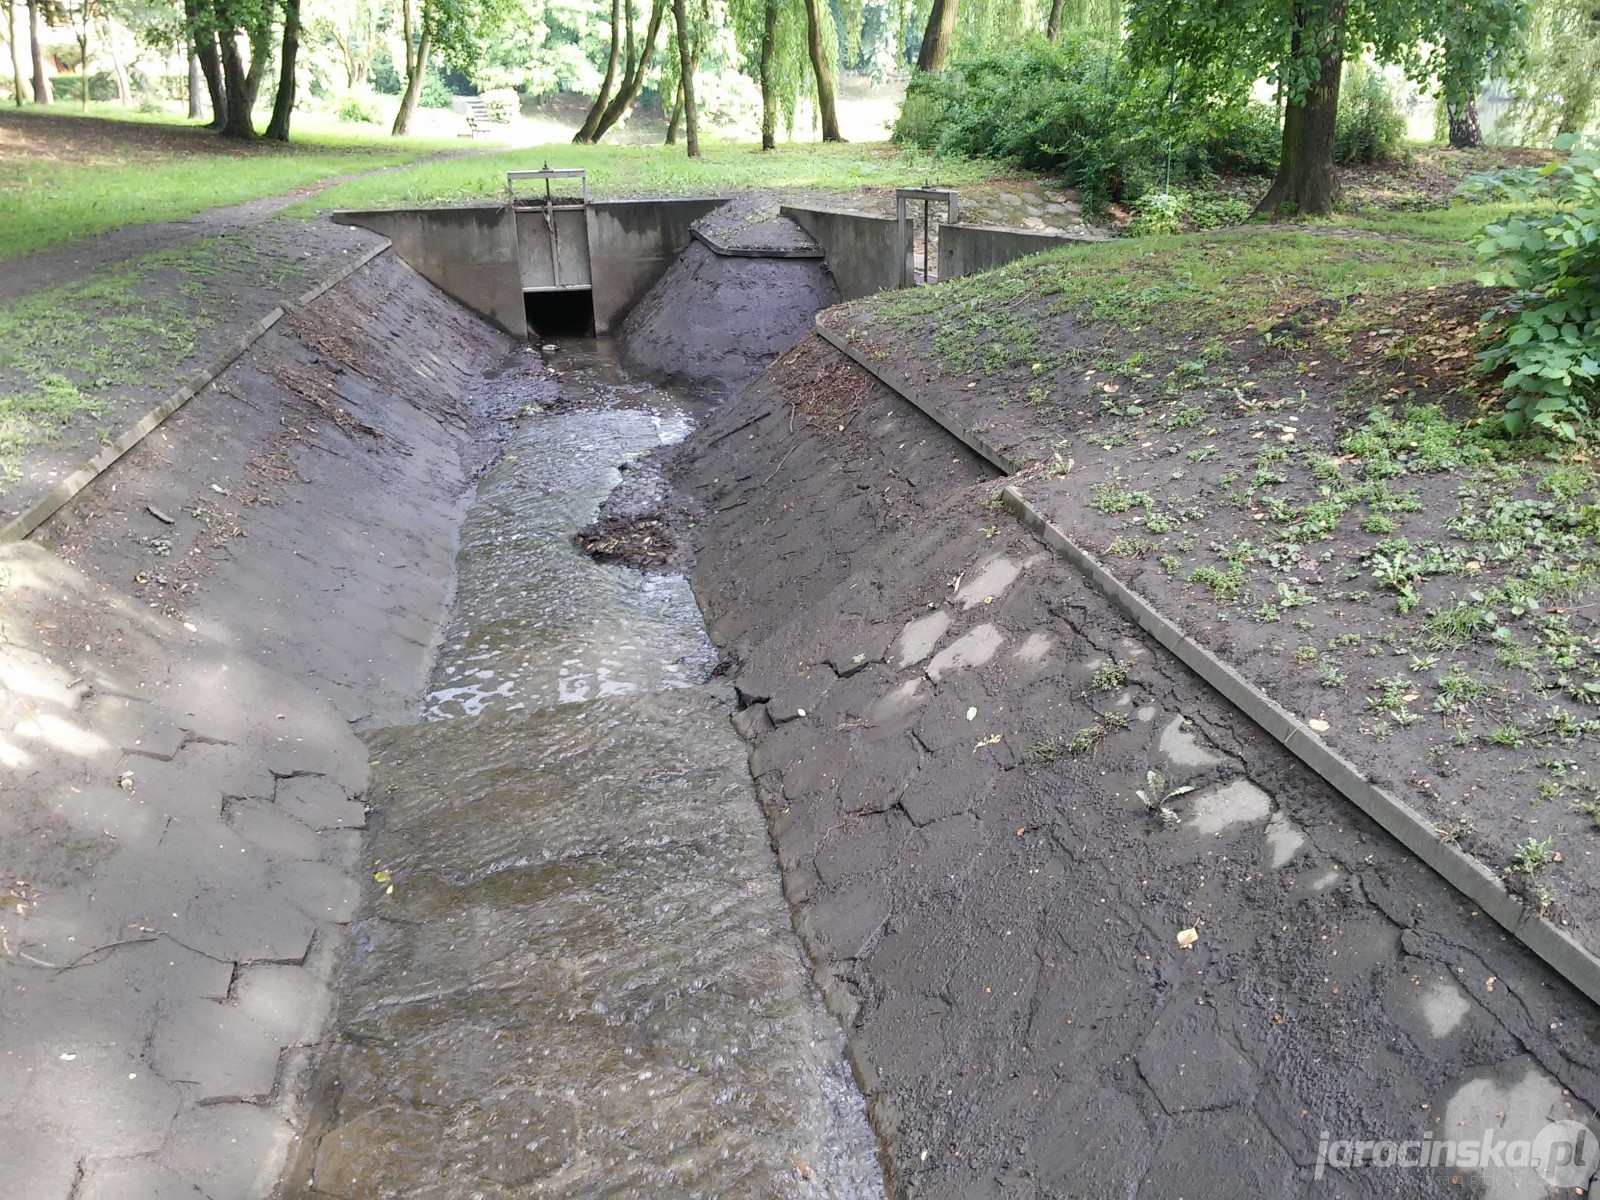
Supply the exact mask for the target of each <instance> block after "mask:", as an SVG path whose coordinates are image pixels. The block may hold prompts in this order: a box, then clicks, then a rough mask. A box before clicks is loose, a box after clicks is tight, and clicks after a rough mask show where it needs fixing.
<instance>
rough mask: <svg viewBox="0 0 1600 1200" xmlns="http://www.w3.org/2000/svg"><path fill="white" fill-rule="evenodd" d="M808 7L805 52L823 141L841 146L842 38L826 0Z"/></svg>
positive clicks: (811, 2) (817, 0) (810, 1)
mask: <svg viewBox="0 0 1600 1200" xmlns="http://www.w3.org/2000/svg"><path fill="white" fill-rule="evenodd" d="M804 4H805V6H806V52H807V55H808V57H809V58H810V59H811V72H812V74H813V75H815V76H816V78H817V115H818V117H820V118H821V124H822V140H823V141H825V142H842V141H844V138H843V136H842V135H841V134H840V133H839V101H838V94H839V86H838V70H839V35H838V32H837V31H836V30H835V28H834V24H833V10H832V8H831V7H830V6H829V5H828V3H827V0H804Z"/></svg>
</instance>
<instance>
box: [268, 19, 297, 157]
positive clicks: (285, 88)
mask: <svg viewBox="0 0 1600 1200" xmlns="http://www.w3.org/2000/svg"><path fill="white" fill-rule="evenodd" d="M299 55H300V0H283V49H282V51H281V53H280V54H279V55H278V94H277V95H276V96H274V97H273V100H272V119H271V120H270V121H268V122H267V136H268V137H269V138H271V139H272V140H273V141H277V142H287V141H288V140H289V119H290V117H291V116H292V115H293V114H294V68H295V60H296V59H297V58H298V57H299Z"/></svg>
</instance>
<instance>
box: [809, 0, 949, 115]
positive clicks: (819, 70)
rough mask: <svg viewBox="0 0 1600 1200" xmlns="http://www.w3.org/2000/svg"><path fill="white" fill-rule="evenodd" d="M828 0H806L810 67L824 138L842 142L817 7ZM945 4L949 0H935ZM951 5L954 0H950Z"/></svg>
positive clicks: (831, 77)
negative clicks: (815, 79)
mask: <svg viewBox="0 0 1600 1200" xmlns="http://www.w3.org/2000/svg"><path fill="white" fill-rule="evenodd" d="M826 2H827V0H806V50H807V51H808V52H809V53H810V55H811V70H812V73H813V74H815V75H816V77H817V112H818V113H819V115H820V116H821V117H822V140H823V141H825V142H842V141H844V138H842V137H841V136H840V135H839V104H838V99H837V90H838V89H837V87H836V86H835V83H834V78H833V63H832V62H831V61H830V60H829V58H828V47H827V46H826V45H824V44H823V41H822V14H821V12H820V11H819V10H818V6H819V5H821V4H824V3H826ZM935 2H936V3H945V2H946V0H935ZM948 2H949V3H950V4H951V6H952V8H953V7H954V4H955V0H948Z"/></svg>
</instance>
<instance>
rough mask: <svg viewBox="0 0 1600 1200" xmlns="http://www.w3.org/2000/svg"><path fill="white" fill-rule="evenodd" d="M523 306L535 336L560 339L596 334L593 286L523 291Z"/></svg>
mask: <svg viewBox="0 0 1600 1200" xmlns="http://www.w3.org/2000/svg"><path fill="white" fill-rule="evenodd" d="M522 306H523V311H524V313H525V314H526V316H527V318H528V331H529V333H530V334H532V335H537V336H538V337H541V338H557V337H590V336H592V335H593V334H594V292H593V291H592V290H591V289H589V288H561V289H560V290H552V291H543V292H523V293H522Z"/></svg>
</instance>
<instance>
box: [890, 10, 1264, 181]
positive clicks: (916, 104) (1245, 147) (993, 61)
mask: <svg viewBox="0 0 1600 1200" xmlns="http://www.w3.org/2000/svg"><path fill="white" fill-rule="evenodd" d="M1168 84H1169V80H1167V79H1165V78H1163V79H1159V80H1157V79H1153V78H1151V77H1150V76H1148V75H1145V74H1143V73H1141V72H1138V71H1136V70H1134V69H1133V68H1132V67H1130V66H1129V65H1128V63H1127V61H1126V60H1125V59H1124V58H1123V57H1122V55H1121V54H1120V53H1119V52H1118V50H1117V48H1116V47H1115V46H1114V45H1113V44H1110V43H1107V42H1103V41H1099V40H1096V39H1094V38H1090V37H1084V36H1077V37H1072V36H1069V37H1065V38H1063V39H1062V40H1061V42H1060V43H1059V44H1055V45H1052V44H1051V43H1049V42H1033V43H1029V44H1027V45H1024V46H1020V47H1018V48H1016V49H1014V50H1010V51H1008V52H1006V53H1003V54H994V55H989V56H986V57H983V58H978V59H973V60H971V61H968V62H964V63H958V64H956V65H955V66H954V67H952V68H951V69H950V70H949V71H946V72H945V73H944V74H942V75H918V76H915V77H914V78H913V79H912V81H911V84H910V86H909V87H908V88H907V90H906V98H905V103H904V104H903V106H902V107H901V110H900V117H899V119H898V120H897V121H896V122H895V128H894V139H895V140H896V141H897V142H900V143H902V144H909V145H915V146H919V147H921V148H923V149H926V150H934V151H936V152H938V153H941V154H962V155H967V156H971V157H982V158H998V159H1005V160H1008V161H1011V162H1015V163H1017V164H1019V165H1021V166H1024V167H1029V168H1033V169H1036V170H1049V171H1059V172H1060V173H1062V174H1063V175H1065V176H1066V178H1067V182H1068V183H1070V184H1071V185H1072V186H1074V187H1076V188H1077V189H1078V191H1079V192H1080V193H1081V195H1082V196H1083V199H1084V203H1085V204H1086V206H1088V207H1089V208H1090V209H1091V210H1092V209H1094V208H1097V207H1103V206H1104V205H1105V204H1106V203H1108V202H1113V201H1114V202H1117V203H1122V204H1128V203H1131V202H1133V201H1135V200H1138V199H1139V198H1140V197H1141V196H1143V195H1144V194H1145V193H1146V192H1149V191H1151V190H1152V189H1154V188H1155V187H1156V186H1157V185H1158V184H1160V183H1161V182H1162V181H1163V179H1164V178H1165V176H1166V173H1167V166H1168V164H1167V155H1168V153H1169V151H1170V153H1171V155H1172V164H1171V168H1172V174H1173V175H1174V177H1177V178H1183V177H1187V176H1192V175H1194V174H1196V173H1199V172H1203V171H1205V170H1206V169H1208V168H1209V167H1210V165H1211V164H1212V163H1213V162H1217V163H1220V164H1223V165H1227V166H1230V167H1234V168H1235V169H1240V170H1267V171H1270V170H1271V169H1272V168H1273V167H1274V166H1275V165H1276V163H1277V144H1276V143H1277V138H1278V129H1277V120H1276V117H1275V116H1274V115H1273V114H1272V112H1271V110H1269V109H1265V108H1264V107H1263V106H1260V105H1254V106H1250V105H1244V106H1240V107H1239V108H1236V109H1234V110H1232V111H1229V112H1226V113H1224V114H1223V115H1221V116H1216V117H1213V118H1212V119H1211V120H1210V123H1209V124H1208V125H1207V126H1206V127H1204V128H1198V129H1196V128H1179V127H1174V124H1173V121H1174V120H1175V115H1176V114H1177V113H1180V112H1181V111H1183V109H1184V107H1185V106H1183V105H1181V104H1172V103H1169V102H1168V97H1167V94H1166V89H1167V86H1168Z"/></svg>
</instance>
